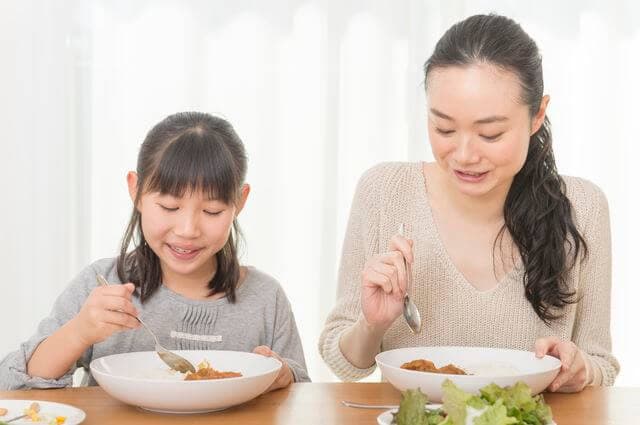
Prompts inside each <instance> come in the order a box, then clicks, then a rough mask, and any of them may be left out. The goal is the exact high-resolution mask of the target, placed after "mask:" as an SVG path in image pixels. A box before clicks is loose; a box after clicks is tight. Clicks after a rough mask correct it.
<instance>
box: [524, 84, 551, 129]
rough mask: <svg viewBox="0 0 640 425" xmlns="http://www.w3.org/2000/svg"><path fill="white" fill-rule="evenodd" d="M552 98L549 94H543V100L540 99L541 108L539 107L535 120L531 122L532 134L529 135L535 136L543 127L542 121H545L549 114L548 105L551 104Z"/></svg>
mask: <svg viewBox="0 0 640 425" xmlns="http://www.w3.org/2000/svg"><path fill="white" fill-rule="evenodd" d="M550 99H551V98H550V97H549V95H548V94H545V95H544V96H542V100H541V101H540V109H538V112H537V113H536V115H535V116H534V117H533V121H532V123H531V134H530V135H529V136H533V135H534V134H536V132H537V131H538V130H540V127H542V123H544V117H545V116H546V114H547V106H549V100H550Z"/></svg>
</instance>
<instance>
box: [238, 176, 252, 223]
mask: <svg viewBox="0 0 640 425" xmlns="http://www.w3.org/2000/svg"><path fill="white" fill-rule="evenodd" d="M249 192H251V186H249V184H248V183H245V184H243V185H242V188H241V189H240V199H238V203H237V204H236V217H237V216H238V215H239V214H240V211H242V209H243V208H244V204H245V203H246V202H247V198H248V197H249Z"/></svg>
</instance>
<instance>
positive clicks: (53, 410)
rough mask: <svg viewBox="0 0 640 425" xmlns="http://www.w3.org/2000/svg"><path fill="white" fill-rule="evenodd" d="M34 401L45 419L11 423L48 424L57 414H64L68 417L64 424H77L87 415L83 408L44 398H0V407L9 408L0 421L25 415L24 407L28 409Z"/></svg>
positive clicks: (17, 424)
mask: <svg viewBox="0 0 640 425" xmlns="http://www.w3.org/2000/svg"><path fill="white" fill-rule="evenodd" d="M33 402H36V403H38V404H39V405H40V412H39V413H38V415H40V416H42V417H43V419H44V420H43V421H39V422H33V421H31V419H28V418H25V419H21V420H18V421H15V422H11V425H13V424H16V425H20V424H46V423H48V422H49V421H50V420H51V419H52V418H55V417H56V416H64V417H66V418H67V419H66V421H65V422H64V425H77V424H79V423H81V422H82V421H84V418H85V417H86V415H85V413H84V412H83V411H82V410H80V409H78V408H77V407H74V406H70V405H68V404H62V403H54V402H52V401H42V400H0V408H5V409H7V410H9V412H7V414H6V415H4V416H0V421H7V420H9V419H11V418H15V417H16V416H20V415H24V409H28V408H29V406H30V405H31V403H33Z"/></svg>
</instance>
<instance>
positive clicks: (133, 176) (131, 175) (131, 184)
mask: <svg viewBox="0 0 640 425" xmlns="http://www.w3.org/2000/svg"><path fill="white" fill-rule="evenodd" d="M127 187H128V188H129V197H130V198H131V202H133V204H134V205H135V203H136V196H137V194H138V174H137V173H136V172H135V171H129V172H128V173H127ZM136 208H137V206H136Z"/></svg>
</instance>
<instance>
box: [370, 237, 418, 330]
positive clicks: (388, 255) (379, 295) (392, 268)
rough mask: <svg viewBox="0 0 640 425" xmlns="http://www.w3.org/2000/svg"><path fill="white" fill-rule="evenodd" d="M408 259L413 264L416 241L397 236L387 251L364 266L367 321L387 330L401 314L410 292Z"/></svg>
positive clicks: (393, 238) (392, 239)
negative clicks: (406, 296) (407, 293)
mask: <svg viewBox="0 0 640 425" xmlns="http://www.w3.org/2000/svg"><path fill="white" fill-rule="evenodd" d="M405 259H406V261H407V263H409V264H411V263H413V241H411V240H409V239H405V238H404V237H402V236H400V235H396V236H394V237H392V238H391V241H390V242H389V250H388V251H387V252H385V253H383V254H379V255H376V256H374V257H372V258H371V259H369V260H368V261H367V262H366V263H365V265H364V270H363V271H362V293H361V299H360V303H361V305H362V313H363V315H364V318H365V320H366V321H367V323H368V324H369V325H371V326H373V327H375V328H378V329H383V330H386V329H388V328H389V327H390V326H391V324H392V323H393V322H394V320H396V319H397V318H398V316H400V314H402V308H403V304H404V295H405V293H406V291H407V273H406V268H405V265H404V260H405Z"/></svg>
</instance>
